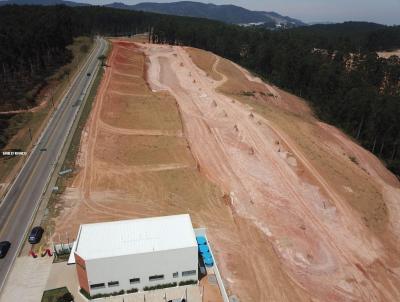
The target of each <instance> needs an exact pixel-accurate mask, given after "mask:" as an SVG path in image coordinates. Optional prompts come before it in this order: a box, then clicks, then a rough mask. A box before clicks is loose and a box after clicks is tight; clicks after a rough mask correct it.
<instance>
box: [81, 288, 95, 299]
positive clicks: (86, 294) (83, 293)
mask: <svg viewBox="0 0 400 302" xmlns="http://www.w3.org/2000/svg"><path fill="white" fill-rule="evenodd" d="M79 291H80V293H81V294H82V295H84V296H85V298H86V299H89V300H90V299H92V298H91V297H90V294H89V293H88V292H87V291H86V290H84V289H83V288H81V289H80V290H79Z"/></svg>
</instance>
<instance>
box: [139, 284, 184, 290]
mask: <svg viewBox="0 0 400 302" xmlns="http://www.w3.org/2000/svg"><path fill="white" fill-rule="evenodd" d="M177 285H178V284H177V283H176V282H173V283H165V284H158V285H154V286H145V287H143V290H144V291H149V290H155V289H163V288H167V287H175V286H177Z"/></svg>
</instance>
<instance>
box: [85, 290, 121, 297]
mask: <svg viewBox="0 0 400 302" xmlns="http://www.w3.org/2000/svg"><path fill="white" fill-rule="evenodd" d="M123 294H125V291H124V290H120V291H119V292H113V293H111V294H95V295H93V296H92V299H97V298H107V297H111V296H119V295H123Z"/></svg>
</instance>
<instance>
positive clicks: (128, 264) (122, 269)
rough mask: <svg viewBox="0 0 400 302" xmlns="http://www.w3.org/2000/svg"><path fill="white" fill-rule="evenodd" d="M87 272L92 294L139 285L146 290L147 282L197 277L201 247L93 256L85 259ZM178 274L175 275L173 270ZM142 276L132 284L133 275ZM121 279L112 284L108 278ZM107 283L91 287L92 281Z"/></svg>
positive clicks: (160, 282)
mask: <svg viewBox="0 0 400 302" xmlns="http://www.w3.org/2000/svg"><path fill="white" fill-rule="evenodd" d="M185 271H195V274H193V275H190V276H182V272H185ZM86 272H87V276H88V284H89V290H90V294H91V295H95V294H98V293H112V292H117V291H120V290H128V289H132V288H137V289H138V290H139V291H141V290H143V288H144V287H145V286H155V285H160V284H166V283H172V282H176V283H178V284H179V282H180V281H185V280H197V279H198V251H197V246H195V247H190V248H184V249H177V250H168V251H159V252H152V253H146V254H135V255H128V256H119V257H113V258H102V259H93V260H87V261H86ZM176 272H177V273H178V277H173V273H176ZM154 275H164V277H163V279H162V280H152V281H150V280H149V277H150V276H154ZM133 278H140V282H138V283H134V284H131V283H130V279H133ZM113 281H118V285H114V286H111V285H110V286H109V285H108V282H113ZM101 283H104V287H101V288H96V289H94V288H90V285H93V284H101Z"/></svg>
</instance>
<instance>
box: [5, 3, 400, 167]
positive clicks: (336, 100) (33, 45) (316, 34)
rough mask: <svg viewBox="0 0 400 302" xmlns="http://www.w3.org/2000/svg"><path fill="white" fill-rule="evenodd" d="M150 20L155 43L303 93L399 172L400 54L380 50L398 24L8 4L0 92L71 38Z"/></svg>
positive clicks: (40, 74) (32, 77) (28, 77)
mask: <svg viewBox="0 0 400 302" xmlns="http://www.w3.org/2000/svg"><path fill="white" fill-rule="evenodd" d="M148 28H152V39H153V41H154V42H157V43H171V44H182V45H190V46H194V47H198V48H202V49H206V50H210V51H213V52H215V53H217V54H219V55H221V56H224V57H226V58H229V59H231V60H233V61H235V62H237V63H239V64H241V65H243V66H245V67H247V68H249V69H250V70H252V71H253V72H255V73H257V74H259V75H260V76H262V77H264V78H265V79H267V80H269V81H271V82H273V83H275V84H276V85H278V86H280V87H282V88H284V89H287V90H289V91H291V92H293V93H295V94H297V95H299V96H302V97H304V98H305V99H306V100H308V101H309V102H310V104H312V106H313V107H314V109H315V111H316V113H317V114H318V115H319V117H320V118H321V119H323V120H325V121H327V122H329V123H332V124H334V125H336V126H338V127H340V128H342V129H343V130H344V131H346V132H347V133H348V134H350V135H351V136H353V137H354V138H356V139H357V140H358V141H359V142H360V143H361V144H362V145H363V146H364V147H366V148H367V149H369V150H371V151H372V152H374V153H375V154H376V155H378V156H379V157H381V158H382V159H384V160H385V161H386V162H387V164H388V167H389V168H390V169H391V170H392V171H394V172H395V173H397V174H398V175H400V154H399V153H400V150H399V149H400V148H399V144H400V59H399V58H398V57H391V58H389V59H381V58H378V56H377V54H376V51H379V50H390V49H398V48H400V27H399V26H397V27H387V26H382V25H378V24H373V23H360V22H359V23H355V22H348V23H343V24H336V25H315V26H309V27H301V28H296V29H291V30H282V31H268V30H265V29H261V28H255V27H254V28H243V27H239V26H235V25H227V24H224V23H220V22H216V21H211V20H205V19H195V18H185V17H174V16H165V15H157V14H151V13H142V12H132V11H124V10H116V9H110V8H104V7H79V8H70V7H15V6H9V7H2V8H0V45H1V48H0V67H1V68H2V70H1V73H0V74H1V75H0V81H1V87H0V93H1V96H2V97H1V98H0V101H3V102H10V101H14V102H15V101H16V99H15V98H14V99H13V95H12V92H13V90H12V89H13V86H12V85H10V83H14V84H15V83H17V82H16V80H18V79H22V80H23V81H24V83H27V84H23V85H26V87H25V88H26V91H27V90H28V89H30V88H32V87H33V85H37V83H39V82H40V81H41V80H42V79H43V78H44V76H45V75H46V74H49V73H51V71H52V70H53V69H54V68H56V67H57V66H60V65H61V64H63V63H64V62H66V61H68V60H69V59H70V58H69V56H70V54H69V53H68V52H67V51H66V48H65V47H66V45H67V44H69V43H71V41H72V39H73V37H76V36H80V35H94V34H104V35H126V34H132V33H135V32H143V31H147V30H148ZM6 95H9V97H10V98H9V99H8V98H4V97H3V96H6ZM0 105H1V104H0ZM0 126H1V125H0Z"/></svg>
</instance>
